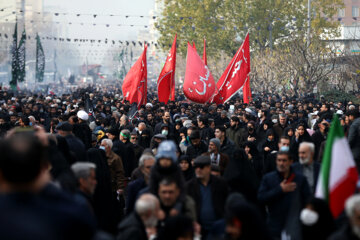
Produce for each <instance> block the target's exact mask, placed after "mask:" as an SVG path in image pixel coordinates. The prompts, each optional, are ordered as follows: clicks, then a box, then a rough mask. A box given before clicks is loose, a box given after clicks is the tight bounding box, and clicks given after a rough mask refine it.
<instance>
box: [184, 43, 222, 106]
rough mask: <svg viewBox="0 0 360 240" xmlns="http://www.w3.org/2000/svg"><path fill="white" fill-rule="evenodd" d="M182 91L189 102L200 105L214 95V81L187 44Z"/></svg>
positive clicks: (207, 69) (192, 48) (193, 50)
mask: <svg viewBox="0 0 360 240" xmlns="http://www.w3.org/2000/svg"><path fill="white" fill-rule="evenodd" d="M183 91H184V94H185V96H186V97H187V98H188V99H189V100H191V101H193V102H196V103H202V104H203V103H206V102H208V101H209V100H210V99H211V98H212V97H213V95H214V93H215V81H214V78H213V77H212V75H211V73H210V70H209V68H208V67H207V66H206V65H205V64H204V62H203V61H202V59H201V58H200V56H199V55H198V54H197V53H196V49H195V48H194V47H192V46H191V45H190V44H189V43H188V48H187V59H186V72H185V80H184V85H183Z"/></svg>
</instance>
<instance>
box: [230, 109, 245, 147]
mask: <svg viewBox="0 0 360 240" xmlns="http://www.w3.org/2000/svg"><path fill="white" fill-rule="evenodd" d="M246 135H247V134H246V130H245V129H244V128H240V119H239V118H238V117H236V116H232V117H231V118H230V128H228V129H226V136H228V138H229V139H230V140H231V141H233V142H234V143H235V145H236V146H238V147H241V146H242V144H243V143H245V142H246Z"/></svg>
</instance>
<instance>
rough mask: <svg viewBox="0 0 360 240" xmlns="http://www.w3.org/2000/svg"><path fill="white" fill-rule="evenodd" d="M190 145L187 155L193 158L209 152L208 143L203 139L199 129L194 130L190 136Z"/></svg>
mask: <svg viewBox="0 0 360 240" xmlns="http://www.w3.org/2000/svg"><path fill="white" fill-rule="evenodd" d="M189 139H190V146H188V147H187V149H186V155H188V156H189V157H190V158H191V159H195V158H196V157H197V156H200V155H201V154H203V153H206V152H207V149H208V147H207V145H206V143H205V142H204V141H201V137H200V132H199V130H193V131H192V132H191V134H190V136H189Z"/></svg>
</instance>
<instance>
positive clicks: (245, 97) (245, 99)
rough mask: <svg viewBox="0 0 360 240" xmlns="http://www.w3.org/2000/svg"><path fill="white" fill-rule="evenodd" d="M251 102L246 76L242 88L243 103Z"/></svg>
mask: <svg viewBox="0 0 360 240" xmlns="http://www.w3.org/2000/svg"><path fill="white" fill-rule="evenodd" d="M250 101H251V89H250V77H249V76H248V78H247V80H246V82H245V85H244V87H243V102H244V103H249V102H250Z"/></svg>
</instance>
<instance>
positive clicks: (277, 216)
mask: <svg viewBox="0 0 360 240" xmlns="http://www.w3.org/2000/svg"><path fill="white" fill-rule="evenodd" d="M292 173H294V171H292V170H291V174H292ZM283 180H284V177H283V175H281V174H280V173H279V172H278V171H274V172H271V173H268V174H266V175H265V176H264V177H263V179H262V181H261V185H260V188H259V192H258V200H259V201H260V203H262V204H266V205H267V207H268V211H269V213H268V218H267V224H268V228H269V231H270V233H271V235H272V236H273V237H280V234H281V231H282V230H283V228H284V226H285V223H286V220H287V219H288V217H289V216H288V214H289V212H290V210H291V208H292V205H293V204H295V203H296V202H298V203H299V204H300V206H302V207H304V205H305V203H306V202H307V200H308V198H309V197H310V195H311V193H310V188H309V185H308V183H307V181H306V179H305V177H304V176H303V175H302V174H299V173H295V178H294V179H293V181H292V182H294V183H296V191H300V192H299V193H300V194H299V195H297V193H296V191H293V192H288V193H284V192H283V191H282V189H281V187H280V183H281V182H282V181H283ZM296 196H300V199H296V200H297V201H295V200H294V199H295V197H296ZM300 209H302V208H300ZM299 214H300V213H299ZM294 217H298V216H294Z"/></svg>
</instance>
